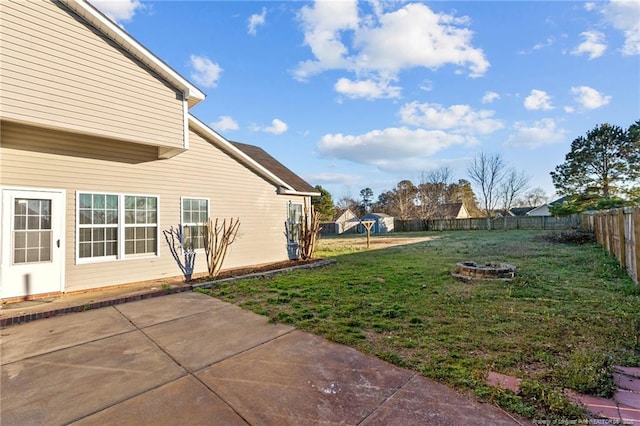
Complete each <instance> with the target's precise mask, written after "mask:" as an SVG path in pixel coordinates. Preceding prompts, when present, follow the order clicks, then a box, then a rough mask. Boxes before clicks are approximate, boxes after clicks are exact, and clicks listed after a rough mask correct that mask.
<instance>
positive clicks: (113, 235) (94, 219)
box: [78, 194, 119, 259]
mask: <svg viewBox="0 0 640 426" xmlns="http://www.w3.org/2000/svg"><path fill="white" fill-rule="evenodd" d="M118 213H119V212H118V196H117V195H112V194H80V195H79V196H78V257H79V258H81V259H84V258H95V257H104V258H108V257H112V258H114V259H115V258H116V256H117V255H118V216H119V215H118Z"/></svg>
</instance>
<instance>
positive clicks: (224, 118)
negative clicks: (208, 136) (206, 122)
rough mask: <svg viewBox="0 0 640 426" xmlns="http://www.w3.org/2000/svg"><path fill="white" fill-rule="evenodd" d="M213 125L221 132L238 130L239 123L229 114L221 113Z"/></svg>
mask: <svg viewBox="0 0 640 426" xmlns="http://www.w3.org/2000/svg"><path fill="white" fill-rule="evenodd" d="M211 127H213V128H214V129H215V130H217V131H220V132H224V131H226V130H238V123H237V122H236V121H235V120H234V119H233V118H231V117H230V116H228V115H221V116H220V117H218V121H215V122H213V123H211Z"/></svg>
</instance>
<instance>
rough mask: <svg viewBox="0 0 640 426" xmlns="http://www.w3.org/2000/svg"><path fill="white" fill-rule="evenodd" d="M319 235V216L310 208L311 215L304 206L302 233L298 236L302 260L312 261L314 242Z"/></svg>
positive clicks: (314, 248) (314, 249)
mask: <svg viewBox="0 0 640 426" xmlns="http://www.w3.org/2000/svg"><path fill="white" fill-rule="evenodd" d="M319 233H320V216H319V215H318V212H317V211H316V209H314V208H313V206H311V215H309V211H308V209H307V206H306V204H305V209H304V218H303V221H302V232H301V235H300V257H302V259H303V260H306V259H312V258H313V255H314V253H315V251H316V241H317V240H318V234H319Z"/></svg>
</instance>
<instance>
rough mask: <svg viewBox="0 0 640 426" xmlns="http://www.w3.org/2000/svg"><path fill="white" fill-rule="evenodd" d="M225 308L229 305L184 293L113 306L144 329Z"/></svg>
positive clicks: (191, 293)
mask: <svg viewBox="0 0 640 426" xmlns="http://www.w3.org/2000/svg"><path fill="white" fill-rule="evenodd" d="M226 306H229V304H228V303H225V302H223V301H221V300H219V299H213V298H212V297H210V296H207V295H204V294H202V293H195V292H185V293H178V294H172V295H167V296H163V297H156V298H153V299H148V300H140V301H136V302H131V303H123V304H121V305H117V306H115V309H117V310H118V311H120V312H121V313H122V314H123V315H124V316H126V317H127V318H129V320H131V321H132V322H133V323H135V324H136V325H137V326H138V327H140V328H144V327H149V326H151V325H155V324H160V323H163V322H167V321H171V320H174V319H177V318H183V317H185V316H188V315H193V314H197V313H200V312H207V311H212V310H215V309H220V308H224V307H226Z"/></svg>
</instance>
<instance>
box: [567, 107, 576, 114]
mask: <svg viewBox="0 0 640 426" xmlns="http://www.w3.org/2000/svg"><path fill="white" fill-rule="evenodd" d="M575 110H576V109H575V108H574V107H572V106H570V105H567V106H565V107H564V112H566V113H567V114H572V113H574V112H575Z"/></svg>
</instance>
